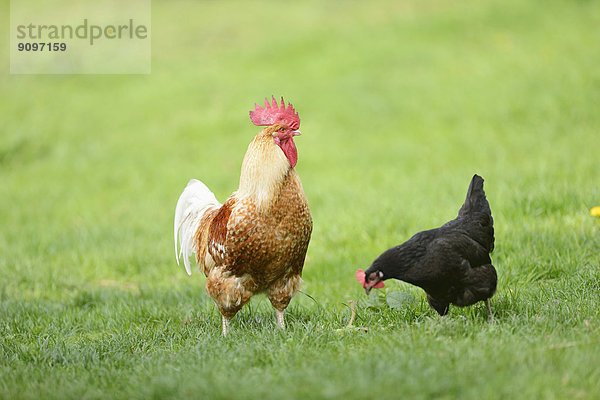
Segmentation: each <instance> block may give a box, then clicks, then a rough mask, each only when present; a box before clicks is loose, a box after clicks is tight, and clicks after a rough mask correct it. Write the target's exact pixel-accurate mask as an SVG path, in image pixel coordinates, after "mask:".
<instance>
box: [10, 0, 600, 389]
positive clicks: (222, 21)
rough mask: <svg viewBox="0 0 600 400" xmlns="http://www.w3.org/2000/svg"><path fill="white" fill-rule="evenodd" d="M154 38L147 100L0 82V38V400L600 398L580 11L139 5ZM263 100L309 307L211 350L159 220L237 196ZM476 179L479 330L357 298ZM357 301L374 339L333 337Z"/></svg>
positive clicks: (595, 141)
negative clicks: (379, 259)
mask: <svg viewBox="0 0 600 400" xmlns="http://www.w3.org/2000/svg"><path fill="white" fill-rule="evenodd" d="M1 8H2V12H3V15H8V2H4V3H3V4H2V6H1ZM5 19H8V17H6V18H5ZM152 19H153V20H152V73H151V74H150V75H121V76H119V75H114V76H111V75H105V76H98V75H91V76H85V75H65V76H48V75H23V76H19V75H9V74H8V49H7V46H8V39H7V35H4V36H3V37H2V39H0V40H1V41H2V42H1V43H2V44H3V46H2V49H1V50H0V52H1V54H2V56H3V59H4V60H5V62H4V63H3V64H2V66H1V67H0V68H1V72H2V73H1V74H0V90H1V92H2V96H1V97H0V226H1V228H0V398H5V399H38V398H40V399H41V398H43V399H54V398H56V399H83V398H85V399H100V398H114V399H135V398H140V399H148V398H157V399H160V398H190V399H194V398H216V399H229V398H240V399H255V398H265V399H282V398H311V399H313V398H348V399H353V398H356V399H361V398H382V399H385V398H390V399H391V398H440V399H450V398H460V399H492V398H523V399H532V398H544V399H561V398H581V399H598V398H600V361H599V360H600V358H599V355H600V311H599V310H598V305H599V304H600V219H598V218H594V217H592V216H590V214H589V210H590V208H591V207H593V206H596V205H600V186H599V182H600V181H599V174H600V161H599V160H600V156H599V154H600V151H599V149H600V112H599V109H598V105H599V104H600V68H599V67H598V66H599V65H600V51H599V48H600V47H599V46H598V38H599V36H598V33H599V30H598V26H600V5H599V4H598V3H597V2H594V1H583V0H581V1H516V0H509V1H499V0H498V1H496V0H491V1H474V0H465V1H457V2H449V1H441V0H440V1H438V0H435V1H434V0H427V1H416V0H414V1H402V2H393V1H389V2H387V1H378V2H337V1H327V2H316V1H309V2H295V3H292V4H287V3H286V4H283V3H281V2H279V3H275V2H260V3H254V2H253V3H250V2H248V3H243V2H241V1H239V2H206V3H204V2H199V1H177V0H176V1H169V2H167V1H158V0H155V1H154V2H153V5H152ZM271 94H275V95H284V96H285V97H286V99H288V100H290V101H291V102H293V104H294V106H295V107H296V109H297V111H298V112H299V114H300V117H301V118H302V124H301V129H302V132H303V135H302V136H301V137H299V138H298V139H297V140H296V144H297V146H298V153H299V161H298V165H297V167H296V169H297V171H298V173H299V175H300V177H301V179H302V182H303V185H304V189H305V192H306V195H307V197H308V199H309V202H310V204H311V210H312V215H313V219H314V230H313V235H312V240H311V243H310V247H309V249H308V255H307V259H306V264H305V268H304V275H303V277H304V280H305V287H304V289H303V292H302V293H300V294H299V295H298V296H297V297H296V298H295V299H294V300H293V301H292V303H291V305H290V307H289V308H288V312H287V313H286V319H287V323H288V329H287V330H286V331H281V330H279V329H278V328H277V327H276V324H275V316H274V313H273V311H272V308H271V306H270V304H269V302H268V300H267V299H266V298H265V297H261V296H257V297H255V298H254V299H253V300H252V301H251V302H250V304H249V305H247V306H246V307H245V308H244V309H243V310H242V311H241V312H240V313H239V314H238V315H237V316H236V317H235V318H234V320H233V321H232V326H231V328H232V329H231V334H230V335H229V336H227V337H226V338H223V337H222V336H221V316H220V314H219V313H218V311H217V309H216V307H215V306H214V304H213V302H212V300H211V299H210V297H208V295H207V294H206V292H205V290H204V282H205V278H204V276H203V275H202V274H201V273H194V274H193V275H192V277H188V276H187V274H186V273H185V270H184V268H183V267H182V266H181V267H180V266H177V264H176V262H175V256H174V249H173V242H172V240H173V232H172V227H173V225H172V224H173V215H174V209H175V204H176V201H177V198H178V196H179V194H180V193H181V191H182V190H183V188H184V187H185V185H186V183H187V181H188V180H189V179H190V178H199V179H202V180H203V181H204V182H205V183H206V184H207V185H208V186H209V187H210V188H211V189H212V190H213V191H214V192H215V194H216V195H217V198H218V199H219V200H221V201H224V200H225V199H226V197H227V196H229V194H230V193H231V192H233V191H234V190H235V189H236V188H237V184H238V179H239V169H240V165H241V160H242V158H243V155H244V153H245V150H246V147H247V145H248V143H249V142H250V140H251V139H252V137H253V136H254V135H255V134H256V133H257V132H258V131H259V129H258V128H257V127H255V126H253V125H252V124H251V122H250V120H249V118H248V110H250V109H251V108H252V107H253V104H254V102H260V101H261V99H263V98H264V97H265V96H269V95H271ZM474 173H478V174H480V175H482V176H483V177H484V178H485V180H486V183H485V188H486V191H487V195H488V199H489V202H490V205H491V208H492V213H493V216H494V220H495V227H496V249H495V251H494V253H493V254H492V259H493V262H494V265H495V266H496V268H497V270H498V275H499V285H498V292H497V294H496V295H495V296H494V297H493V298H492V300H491V305H492V309H493V311H494V313H495V317H496V323H495V324H490V323H488V321H487V317H486V312H485V306H484V305H483V303H481V304H478V305H475V306H473V307H469V308H465V309H461V308H456V307H454V308H451V310H450V313H449V315H448V316H446V317H444V318H440V317H438V316H437V314H435V313H434V312H433V311H431V310H430V309H429V307H428V305H427V301H426V299H425V295H424V293H423V292H422V291H420V290H419V289H418V288H414V287H412V286H409V285H407V284H404V283H400V282H389V281H388V284H387V285H386V288H385V289H383V290H380V291H374V292H376V293H372V294H371V296H370V298H367V297H366V296H365V294H364V291H363V290H362V289H361V287H360V286H359V285H358V283H357V282H356V281H355V280H354V271H355V270H356V269H357V268H363V269H364V268H365V267H366V266H368V265H369V264H370V262H371V261H372V260H373V259H374V258H375V257H376V256H377V255H378V254H379V253H380V252H382V251H383V250H385V249H387V248H388V247H391V246H393V245H396V244H399V243H401V242H402V241H404V240H407V239H408V238H409V237H410V236H411V235H412V234H413V233H415V232H417V231H420V230H424V229H429V228H432V227H436V226H439V225H441V224H442V223H444V222H446V221H448V220H450V219H452V218H454V217H455V215H456V213H457V211H458V208H459V207H460V205H461V204H462V201H463V200H464V196H465V193H466V190H467V186H468V183H469V180H470V178H471V177H472V175H473V174H474ZM396 292H402V293H408V294H407V295H404V296H405V297H402V299H404V300H405V301H404V302H402V303H400V304H399V303H398V302H394V301H393V299H394V298H397V297H396V296H397V294H396ZM351 301H354V302H355V303H356V309H357V315H356V319H355V321H354V326H356V327H366V328H368V331H364V330H359V329H357V328H355V329H352V328H344V327H345V326H346V325H347V324H348V322H349V319H350V308H349V304H350V302H351Z"/></svg>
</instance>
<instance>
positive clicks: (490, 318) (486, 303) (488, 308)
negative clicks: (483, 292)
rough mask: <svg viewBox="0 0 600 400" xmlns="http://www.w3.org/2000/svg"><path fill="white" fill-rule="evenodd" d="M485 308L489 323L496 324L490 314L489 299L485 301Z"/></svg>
mask: <svg viewBox="0 0 600 400" xmlns="http://www.w3.org/2000/svg"><path fill="white" fill-rule="evenodd" d="M485 307H486V308H487V314H488V318H489V320H490V322H491V323H494V322H496V320H495V319H494V314H492V309H491V307H490V299H486V300H485Z"/></svg>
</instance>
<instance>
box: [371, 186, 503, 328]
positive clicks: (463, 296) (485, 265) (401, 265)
mask: <svg viewBox="0 0 600 400" xmlns="http://www.w3.org/2000/svg"><path fill="white" fill-rule="evenodd" d="M493 225H494V220H493V219H492V214H491V211H490V205H489V203H488V201H487V199H486V197H485V192H484V190H483V178H481V177H480V176H479V175H475V176H473V179H472V180H471V184H470V185H469V190H468V191H467V198H466V200H465V202H464V204H463V205H462V207H461V208H460V210H459V212H458V216H457V217H456V219H453V220H452V221H450V222H448V223H446V224H444V225H443V226H441V227H440V228H437V229H431V230H428V231H423V232H419V233H417V234H416V235H414V236H413V237H412V238H410V239H409V240H408V241H406V242H404V243H403V244H401V245H400V246H396V247H393V248H391V249H389V250H387V251H385V252H384V253H383V254H381V255H380V256H379V257H378V258H377V259H376V260H375V261H374V262H373V264H371V266H370V267H369V268H368V269H367V271H365V275H366V276H367V277H369V276H370V274H371V273H372V272H375V271H381V272H382V273H383V279H384V280H385V279H390V278H395V279H400V280H403V281H405V282H408V283H411V284H413V285H416V286H419V287H421V288H423V289H424V290H425V292H427V300H428V301H429V304H430V305H431V307H432V308H433V309H434V310H436V311H437V312H438V313H439V314H440V315H445V314H446V313H447V312H448V306H449V304H454V305H457V306H460V307H464V306H469V305H471V304H474V303H476V302H478V301H486V302H487V299H489V298H490V297H492V296H493V295H494V293H495V291H496V283H497V276H496V270H495V269H494V267H493V266H492V261H491V259H490V255H489V253H490V252H491V251H492V250H493V249H494V226H493ZM488 310H489V307H488ZM490 317H491V315H490Z"/></svg>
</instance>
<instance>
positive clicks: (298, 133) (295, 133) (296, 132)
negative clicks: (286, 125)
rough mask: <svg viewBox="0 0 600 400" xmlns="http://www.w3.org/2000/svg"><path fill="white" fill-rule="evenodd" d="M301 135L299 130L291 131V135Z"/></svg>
mask: <svg viewBox="0 0 600 400" xmlns="http://www.w3.org/2000/svg"><path fill="white" fill-rule="evenodd" d="M300 135H302V132H300V131H292V136H300Z"/></svg>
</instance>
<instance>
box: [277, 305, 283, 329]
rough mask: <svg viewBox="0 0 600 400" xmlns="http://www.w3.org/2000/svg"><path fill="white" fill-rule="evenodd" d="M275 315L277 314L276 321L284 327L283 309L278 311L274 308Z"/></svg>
mask: <svg viewBox="0 0 600 400" xmlns="http://www.w3.org/2000/svg"><path fill="white" fill-rule="evenodd" d="M275 315H277V323H278V324H279V326H280V327H281V329H285V321H284V320H283V310H281V311H279V310H278V309H275Z"/></svg>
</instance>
